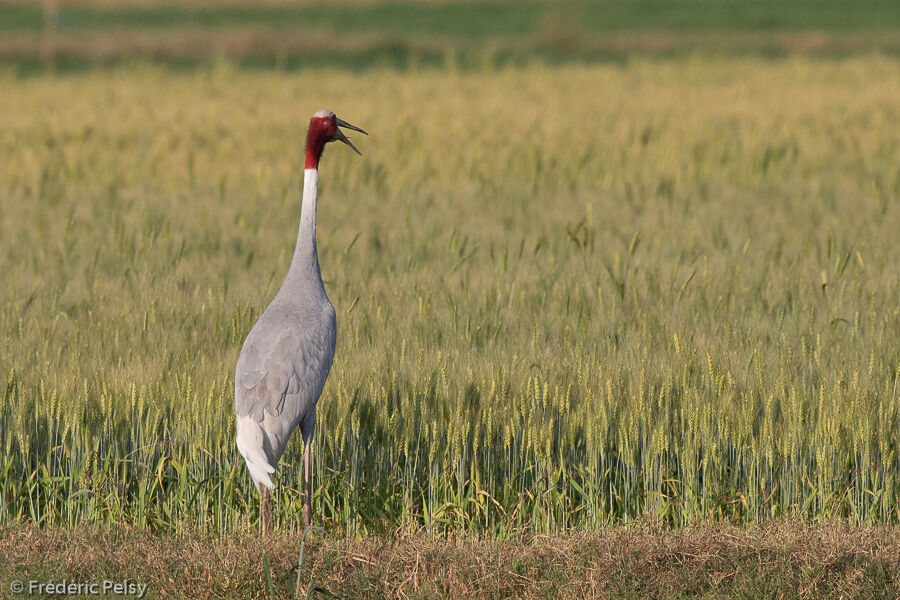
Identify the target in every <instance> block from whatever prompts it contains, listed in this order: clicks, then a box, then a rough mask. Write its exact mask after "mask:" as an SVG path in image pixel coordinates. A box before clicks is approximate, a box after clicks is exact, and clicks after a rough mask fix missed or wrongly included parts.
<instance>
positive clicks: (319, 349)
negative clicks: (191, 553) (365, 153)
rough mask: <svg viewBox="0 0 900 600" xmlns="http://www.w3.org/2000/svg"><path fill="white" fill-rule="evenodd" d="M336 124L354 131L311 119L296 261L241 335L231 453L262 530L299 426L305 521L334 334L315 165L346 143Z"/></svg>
mask: <svg viewBox="0 0 900 600" xmlns="http://www.w3.org/2000/svg"><path fill="white" fill-rule="evenodd" d="M337 125H341V126H347V127H350V128H353V129H357V128H355V127H353V126H351V125H349V124H347V123H344V122H343V121H341V120H340V119H338V118H337V117H335V116H334V113H331V112H330V111H319V112H317V113H316V114H315V115H314V116H313V119H312V120H311V121H310V132H309V135H308V139H307V167H309V166H310V164H312V166H313V168H307V169H306V170H305V171H304V177H303V201H302V207H301V217H300V230H299V232H298V235H297V245H296V248H295V250H294V256H293V258H292V260H291V265H290V268H289V270H288V274H287V277H286V278H285V280H284V283H283V284H282V286H281V289H279V290H278V293H277V294H276V295H275V298H274V299H273V300H272V302H271V303H270V304H269V306H268V308H266V310H265V312H263V314H262V316H260V318H259V320H258V321H257V322H256V324H255V325H254V326H253V329H251V330H250V333H249V335H247V339H246V340H245V341H244V345H243V348H242V349H241V354H240V357H239V358H238V362H237V369H236V371H235V378H234V402H235V412H236V413H237V428H236V429H237V447H238V450H239V451H240V453H241V455H242V456H243V457H244V460H245V461H246V463H247V468H248V469H249V471H250V477H251V478H252V479H253V481H254V483H255V484H256V486H257V487H258V488H259V490H260V492H261V493H262V502H263V504H262V508H263V510H262V511H261V513H262V516H263V525H264V530H267V529H268V528H269V526H270V522H271V514H270V513H269V516H268V522H267V520H266V519H267V517H266V511H267V510H269V509H268V493H269V491H271V490H272V489H274V484H273V482H272V479H271V474H272V473H274V471H275V467H276V466H277V465H278V461H279V459H280V458H281V455H282V454H283V453H284V450H285V448H286V447H287V443H288V440H289V439H290V436H291V433H293V431H294V429H296V428H297V427H298V426H299V427H300V431H301V434H302V436H303V442H304V479H305V483H306V498H305V505H304V520H305V521H306V524H307V525H308V524H309V519H310V517H309V512H310V508H309V507H310V495H311V489H310V474H309V471H310V466H309V460H310V459H309V448H310V444H311V442H312V436H313V430H314V427H315V422H316V404H317V402H318V400H319V395H320V394H321V393H322V389H323V387H324V386H325V381H326V379H327V378H328V373H329V371H330V370H331V363H332V360H333V358H334V348H335V341H336V334H337V321H336V317H335V312H334V307H333V306H332V305H331V302H330V301H329V300H328V295H327V294H326V293H325V286H324V285H323V284H322V276H321V273H320V271H319V259H318V252H317V250H316V202H317V195H318V179H319V177H318V159H319V156H320V155H321V151H322V147H323V146H324V144H325V143H326V142H330V141H333V140H340V141H344V142H346V143H348V144H349V141H347V139H346V138H345V137H344V136H343V133H341V132H340V130H338V129H337ZM359 131H362V130H359ZM363 133H365V132H363ZM315 136H319V138H316V137H315ZM322 136H325V137H324V138H323V137H322ZM317 143H319V145H317ZM350 145H351V146H352V144H350ZM354 150H355V148H354ZM357 152H358V151H357ZM311 153H313V154H312V156H313V158H310V156H311Z"/></svg>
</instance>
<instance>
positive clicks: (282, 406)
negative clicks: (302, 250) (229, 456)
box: [235, 302, 337, 427]
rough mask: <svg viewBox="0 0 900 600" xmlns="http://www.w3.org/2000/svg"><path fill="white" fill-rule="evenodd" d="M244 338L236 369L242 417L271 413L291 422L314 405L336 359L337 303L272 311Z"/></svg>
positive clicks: (301, 418) (236, 396)
mask: <svg viewBox="0 0 900 600" xmlns="http://www.w3.org/2000/svg"><path fill="white" fill-rule="evenodd" d="M268 312H269V311H268V310H267V311H266V313H264V314H263V316H262V317H260V320H259V321H258V322H257V324H256V325H255V326H254V328H253V330H251V332H250V335H248V336H247V340H246V341H245V342H244V347H243V349H242V350H241V356H240V358H239V359H238V364H237V372H236V373H235V408H236V410H237V413H238V416H243V415H251V416H253V417H254V419H256V420H257V421H260V422H261V421H262V420H263V419H264V417H265V415H266V414H268V415H271V416H273V417H277V418H278V419H279V420H280V421H281V422H283V423H284V424H286V425H288V424H289V426H290V427H294V426H296V425H297V424H298V423H299V422H300V421H302V420H303V419H304V418H305V417H306V415H307V414H309V413H310V412H311V411H314V410H315V406H316V402H317V401H318V399H319V395H320V394H321V393H322V389H323V388H324V386H325V381H326V379H327V378H328V373H329V372H330V371H331V365H332V362H333V359H334V347H335V341H336V333H337V331H336V319H335V313H334V308H333V307H332V306H331V303H330V302H329V303H328V305H327V308H323V309H322V310H321V311H316V312H315V313H313V314H310V312H309V311H303V312H296V313H293V314H291V313H282V314H280V315H278V318H272V317H269V316H268Z"/></svg>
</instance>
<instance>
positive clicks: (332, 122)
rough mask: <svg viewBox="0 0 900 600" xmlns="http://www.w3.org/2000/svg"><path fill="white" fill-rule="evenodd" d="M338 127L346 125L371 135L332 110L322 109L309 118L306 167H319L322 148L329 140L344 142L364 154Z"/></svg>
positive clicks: (348, 127)
mask: <svg viewBox="0 0 900 600" xmlns="http://www.w3.org/2000/svg"><path fill="white" fill-rule="evenodd" d="M338 127H346V128H347V129H352V130H353V131H358V132H360V133H365V134H366V135H369V134H368V133H366V132H365V131H363V130H362V129H360V128H359V127H356V126H354V125H351V124H350V123H347V122H346V121H342V120H341V119H338V118H337V116H335V114H334V113H333V112H331V111H330V110H320V111H319V112H317V113H316V114H314V115H313V116H312V119H310V120H309V133H307V134H306V166H305V167H304V168H306V169H318V168H319V158H320V157H321V156H322V150H324V149H325V144H327V143H328V142H334V141H341V142H344V143H345V144H347V145H348V146H350V147H351V148H353V150H354V151H355V152H356V153H357V154H359V155H360V156H362V153H361V152H360V151H359V150H357V149H356V146H354V145H353V144H352V143H351V142H350V140H348V139H347V136H346V135H344V132H343V131H341V130H340V129H338Z"/></svg>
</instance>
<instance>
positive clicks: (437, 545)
mask: <svg viewBox="0 0 900 600" xmlns="http://www.w3.org/2000/svg"><path fill="white" fill-rule="evenodd" d="M898 533H900V532H898V530H897V529H896V528H895V527H894V528H889V527H873V528H867V529H854V528H852V527H849V526H848V525H846V524H845V523H841V522H830V523H824V524H820V525H814V526H808V525H801V524H798V523H795V522H789V521H780V522H775V523H770V524H768V525H765V526H763V527H753V528H749V529H741V528H734V527H728V526H722V527H709V526H698V527H689V528H685V529H681V530H669V529H657V528H654V527H652V526H647V525H642V526H637V527H629V528H623V527H617V528H608V529H604V530H600V531H595V532H589V533H571V534H562V535H556V536H538V537H529V538H522V537H519V538H517V539H513V540H506V541H491V540H486V539H483V538H478V537H462V538H453V539H450V540H435V539H431V538H428V537H425V536H421V535H413V536H395V537H393V538H365V539H362V540H358V541H350V540H347V539H334V538H330V537H329V538H324V539H323V538H320V537H318V536H316V535H313V536H311V538H310V540H309V542H308V545H307V548H306V552H305V560H304V566H303V574H302V576H301V586H302V588H303V589H304V590H305V589H306V586H308V585H309V584H310V582H311V578H312V577H314V576H318V579H317V580H316V582H315V585H316V586H319V587H322V588H324V589H326V590H328V591H330V592H332V593H336V594H338V595H339V597H343V598H398V599H399V598H646V599H651V598H659V599H663V598H666V599H669V598H680V597H691V598H696V597H704V598H726V597H727V598H733V597H745V598H764V597H768V598H797V599H801V598H840V597H843V598H854V599H860V598H896V597H897V595H898V594H900V535H898ZM0 534H2V535H0V554H2V555H3V556H7V557H12V559H11V561H10V562H9V563H8V564H7V565H5V566H4V567H2V568H0V578H2V579H3V588H2V589H3V590H4V591H5V590H7V589H8V582H9V581H10V580H11V579H13V578H18V579H21V580H26V581H27V580H29V579H32V578H43V579H47V578H51V579H55V580H57V581H58V580H59V579H61V578H68V579H69V580H73V581H89V580H97V579H103V578H110V579H118V580H121V579H124V578H129V579H131V580H134V581H137V582H140V583H146V584H149V590H150V595H149V596H148V597H158V598H262V597H264V593H263V590H264V584H263V581H264V578H265V574H264V567H263V561H262V557H263V556H264V555H265V556H266V557H267V559H268V562H269V564H270V565H271V576H272V579H273V583H274V586H275V590H276V597H289V596H290V594H291V591H292V589H293V574H292V569H294V568H295V567H296V564H297V553H298V548H299V539H298V538H299V536H298V535H297V534H284V533H282V534H276V535H275V536H273V537H271V538H269V539H266V540H262V539H260V538H259V537H258V536H257V535H255V534H252V533H248V532H244V533H238V534H235V535H233V536H228V537H226V538H222V539H215V538H212V539H210V538H204V537H201V536H196V535H185V536H179V537H154V536H151V535H148V534H146V533H142V532H136V531H132V530H127V529H101V530H90V529H77V530H58V529H50V530H39V529H35V528H32V527H14V528H7V529H3V530H0Z"/></svg>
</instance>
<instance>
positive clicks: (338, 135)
mask: <svg viewBox="0 0 900 600" xmlns="http://www.w3.org/2000/svg"><path fill="white" fill-rule="evenodd" d="M334 121H335V123H337V125H338V127H346V128H347V129H352V130H353V131H358V132H360V133H362V134H365V135H369V134H368V133H366V132H365V131H363V130H362V129H360V128H359V127H357V126H356V125H351V124H350V123H348V122H347V121H344V120H343V119H338V118H337V117H335V118H334ZM334 139H336V140H340V141H342V142H344V143H345V144H347V145H348V146H350V147H351V148H353V151H354V152H356V153H357V154H359V155H360V156H362V152H360V151H359V150H357V149H356V146H354V145H353V142H351V141H350V140H349V139H347V136H346V135H344V132H343V131H341V130H340V129H338V130H336V133H335V134H334Z"/></svg>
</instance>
